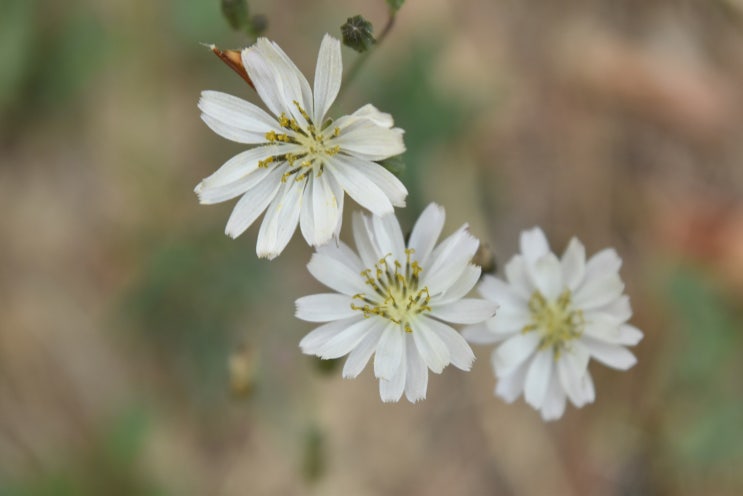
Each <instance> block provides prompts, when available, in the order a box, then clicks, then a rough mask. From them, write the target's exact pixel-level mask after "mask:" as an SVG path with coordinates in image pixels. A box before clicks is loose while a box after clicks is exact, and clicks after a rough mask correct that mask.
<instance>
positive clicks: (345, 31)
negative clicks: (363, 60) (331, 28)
mask: <svg viewBox="0 0 743 496" xmlns="http://www.w3.org/2000/svg"><path fill="white" fill-rule="evenodd" d="M373 31H374V27H373V26H372V23H371V22H369V21H367V20H366V19H364V18H363V17H362V16H360V15H357V16H353V17H349V18H348V19H347V20H346V23H345V24H344V25H343V26H341V34H342V35H343V44H344V45H346V46H347V47H350V48H353V49H354V50H356V51H357V52H359V53H362V52H365V51H367V50H369V49H370V48H371V46H372V45H373V44H374V43H376V42H377V40H375V39H374V34H372V33H373Z"/></svg>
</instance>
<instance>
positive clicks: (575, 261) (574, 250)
mask: <svg viewBox="0 0 743 496" xmlns="http://www.w3.org/2000/svg"><path fill="white" fill-rule="evenodd" d="M560 264H561V265H562V273H563V277H564V279H565V286H567V287H568V288H569V289H570V290H571V291H575V288H577V287H578V285H579V284H580V283H581V282H582V281H583V276H584V274H585V273H586V248H585V247H584V246H583V243H581V242H580V241H578V239H576V238H573V239H571V240H570V243H568V247H567V248H566V249H565V253H564V254H563V255H562V260H560Z"/></svg>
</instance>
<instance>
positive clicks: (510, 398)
mask: <svg viewBox="0 0 743 496" xmlns="http://www.w3.org/2000/svg"><path fill="white" fill-rule="evenodd" d="M495 353H496V352H495V351H493V355H492V357H491V362H492V363H493V364H495V362H496V361H497V360H499V358H497V357H496V356H495ZM529 364H530V362H524V363H522V364H521V365H520V366H518V367H517V368H516V369H515V370H513V371H512V372H510V373H509V374H507V375H503V376H498V383H497V384H496V386H495V394H496V396H498V397H500V398H502V399H503V400H505V401H506V402H507V403H513V402H514V401H516V398H518V397H519V396H520V395H521V393H522V392H523V391H524V382H525V381H526V372H527V371H528V370H529ZM493 367H494V370H495V365H494V366H493Z"/></svg>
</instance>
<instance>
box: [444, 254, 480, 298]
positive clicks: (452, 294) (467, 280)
mask: <svg viewBox="0 0 743 496" xmlns="http://www.w3.org/2000/svg"><path fill="white" fill-rule="evenodd" d="M480 274H481V269H480V267H478V266H477V265H472V264H469V265H467V267H466V268H465V269H464V272H462V275H461V276H459V279H457V280H456V281H455V282H454V284H452V285H451V286H449V289H447V290H446V291H444V292H443V293H442V294H441V295H440V296H439V297H437V298H436V303H437V304H438V305H443V304H444V303H450V302H453V301H456V300H459V299H461V298H462V297H464V295H466V294H467V293H469V292H470V291H472V288H473V287H474V286H475V284H477V281H478V280H479V278H480Z"/></svg>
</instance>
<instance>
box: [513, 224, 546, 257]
mask: <svg viewBox="0 0 743 496" xmlns="http://www.w3.org/2000/svg"><path fill="white" fill-rule="evenodd" d="M520 245H521V254H522V255H523V257H524V260H525V261H526V263H527V264H528V265H531V264H534V263H536V261H537V260H538V259H539V258H541V257H543V256H544V255H546V254H548V253H550V245H549V243H548V242H547V237H546V236H545V235H544V231H542V229H541V228H539V227H534V228H533V229H530V230H528V231H523V232H522V233H521V238H520Z"/></svg>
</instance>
